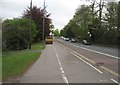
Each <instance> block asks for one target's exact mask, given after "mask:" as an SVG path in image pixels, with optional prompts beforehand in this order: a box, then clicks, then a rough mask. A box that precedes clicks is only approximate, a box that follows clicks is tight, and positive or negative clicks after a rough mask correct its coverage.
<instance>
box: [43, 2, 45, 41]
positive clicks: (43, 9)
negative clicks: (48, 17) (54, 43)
mask: <svg viewBox="0 0 120 85" xmlns="http://www.w3.org/2000/svg"><path fill="white" fill-rule="evenodd" d="M44 28H45V0H44V5H43V37H42V38H43V41H44Z"/></svg>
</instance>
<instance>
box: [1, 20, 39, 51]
mask: <svg viewBox="0 0 120 85" xmlns="http://www.w3.org/2000/svg"><path fill="white" fill-rule="evenodd" d="M2 28H3V40H2V46H3V50H21V49H26V48H27V47H28V42H29V30H30V20H29V19H26V18H22V19H19V18H16V19H12V20H8V19H7V20H5V21H4V22H3V27H2ZM36 33H37V31H36V25H35V24H34V22H33V21H32V37H31V38H32V40H33V38H34V36H35V35H36Z"/></svg>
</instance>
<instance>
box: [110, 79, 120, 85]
mask: <svg viewBox="0 0 120 85" xmlns="http://www.w3.org/2000/svg"><path fill="white" fill-rule="evenodd" d="M111 81H113V82H114V83H117V84H118V85H120V83H118V82H117V81H116V80H114V79H111Z"/></svg>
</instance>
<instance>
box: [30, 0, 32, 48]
mask: <svg viewBox="0 0 120 85" xmlns="http://www.w3.org/2000/svg"><path fill="white" fill-rule="evenodd" d="M31 10H32V0H31V2H30V35H29V49H31V43H32V41H31V40H32V39H31V29H32V14H31Z"/></svg>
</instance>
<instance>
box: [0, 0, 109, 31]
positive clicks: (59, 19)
mask: <svg viewBox="0 0 120 85" xmlns="http://www.w3.org/2000/svg"><path fill="white" fill-rule="evenodd" d="M32 1H33V5H36V6H37V7H43V1H44V0H32ZM109 1H110V0H109ZM29 3H30V0H0V17H2V18H3V19H6V18H9V19H12V18H16V17H20V16H22V13H23V12H24V10H25V8H27V6H29ZM82 4H86V2H85V0H46V5H47V11H48V12H49V13H51V16H50V18H51V19H52V22H53V25H54V26H55V28H59V29H62V28H63V27H64V26H65V25H66V24H67V23H68V22H69V20H70V19H71V18H72V17H73V15H74V13H75V10H76V9H77V8H78V7H79V6H80V5H82Z"/></svg>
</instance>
